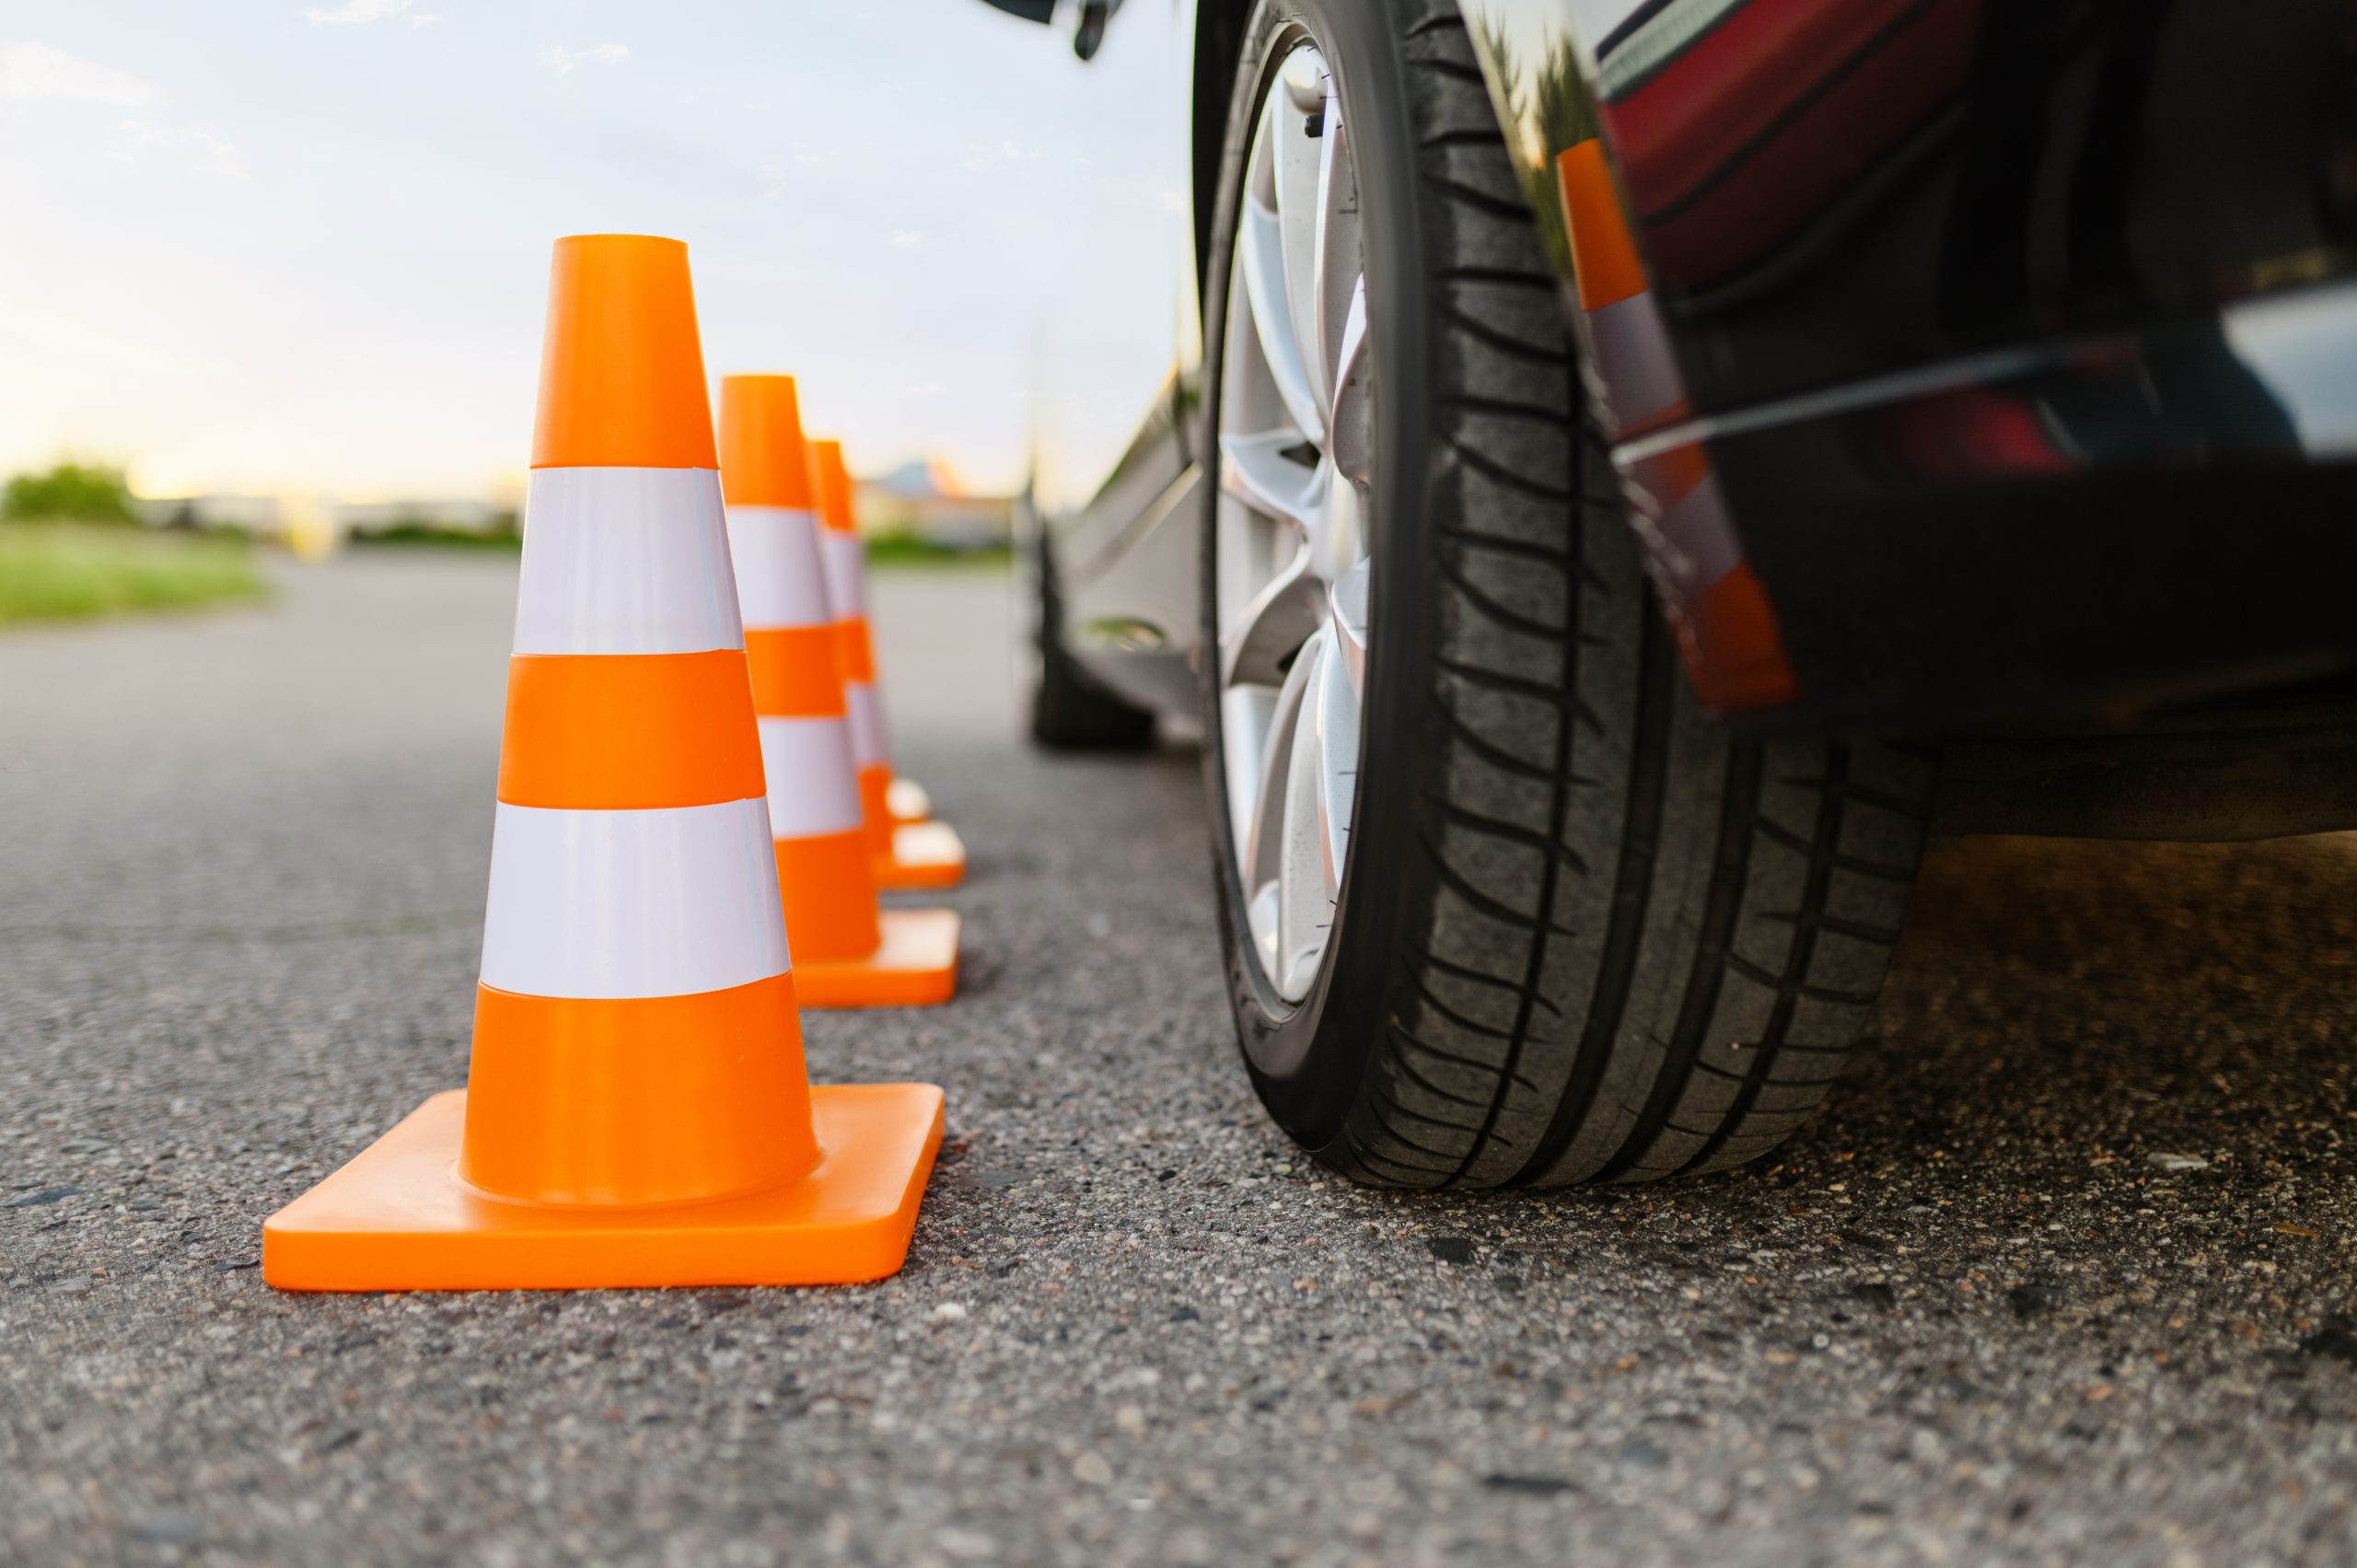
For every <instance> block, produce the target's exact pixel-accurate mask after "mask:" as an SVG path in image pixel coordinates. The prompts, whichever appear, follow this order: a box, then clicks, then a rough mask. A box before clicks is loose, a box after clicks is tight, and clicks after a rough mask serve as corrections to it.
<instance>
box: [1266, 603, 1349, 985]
mask: <svg viewBox="0 0 2357 1568" xmlns="http://www.w3.org/2000/svg"><path fill="white" fill-rule="evenodd" d="M1325 652H1326V639H1325V637H1324V635H1323V634H1322V633H1321V634H1320V635H1319V636H1318V638H1317V639H1316V640H1314V641H1313V642H1311V643H1310V644H1309V645H1308V646H1307V647H1305V648H1304V649H1303V650H1302V653H1301V659H1300V662H1299V664H1298V665H1297V666H1296V667H1295V669H1296V672H1297V673H1298V674H1299V676H1300V678H1301V679H1300V687H1301V697H1300V711H1299V712H1298V713H1296V714H1295V716H1294V720H1293V742H1292V744H1291V745H1290V746H1289V747H1287V748H1286V757H1285V764H1284V772H1283V776H1282V777H1271V779H1270V780H1269V784H1268V786H1267V789H1268V793H1269V794H1270V795H1271V796H1280V797H1281V798H1282V799H1283V829H1282V832H1283V838H1282V839H1281V841H1280V842H1279V843H1278V845H1277V846H1276V854H1277V856H1278V866H1277V962H1276V968H1275V969H1274V970H1272V971H1271V975H1270V979H1271V980H1272V981H1275V982H1276V987H1277V992H1278V993H1279V994H1280V995H1282V996H1283V997H1284V998H1285V999H1286V1000H1287V1001H1292V1002H1298V1001H1299V1000H1301V998H1303V997H1304V996H1306V995H1307V994H1308V993H1309V986H1310V982H1311V981H1313V980H1315V979H1316V978H1317V975H1318V958H1319V957H1320V955H1322V954H1323V953H1324V952H1325V950H1326V932H1327V930H1328V928H1329V926H1330V925H1331V924H1332V922H1333V912H1334V897H1333V892H1332V886H1333V885H1332V884H1331V883H1329V880H1328V878H1327V877H1326V875H1325V864H1326V851H1327V840H1326V827H1327V820H1328V815H1329V812H1328V807H1329V802H1328V799H1327V789H1326V784H1327V776H1328V770H1327V766H1326V757H1325V752H1324V746H1323V742H1322V738H1321V737H1320V736H1319V734H1318V728H1319V724H1318V711H1319V710H1320V709H1321V708H1322V707H1323V706H1324V704H1323V703H1322V702H1321V700H1320V698H1321V696H1322V693H1323V689H1324V687H1325V684H1326V681H1325V674H1326V665H1327V660H1326V657H1325ZM1286 685H1287V690H1289V691H1290V690H1292V689H1293V686H1294V683H1293V682H1292V681H1290V680H1289V681H1288V682H1287V683H1286Z"/></svg>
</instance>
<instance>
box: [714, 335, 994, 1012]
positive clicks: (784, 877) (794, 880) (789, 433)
mask: <svg viewBox="0 0 2357 1568" xmlns="http://www.w3.org/2000/svg"><path fill="white" fill-rule="evenodd" d="M720 455H721V483H722V487H723V489H724V490H725V491H726V494H727V501H728V540H729V546H730V550H731V553H732V555H733V557H734V560H735V563H736V572H737V600H738V603H739V604H740V605H742V607H743V609H744V621H745V652H746V658H747V661H748V663H749V666H750V668H751V671H752V679H753V707H754V711H755V712H756V713H757V714H759V715H760V722H761V764H762V768H763V771H764V772H765V773H766V774H767V775H768V779H769V801H770V830H771V831H772V834H773V835H774V836H775V838H776V841H777V872H778V885H779V888H780V889H781V890H782V892H783V894H784V902H785V928H786V933H787V935H788V936H789V937H791V939H792V940H793V943H794V957H795V986H796V989H797V990H798V991H799V993H800V995H801V999H802V1003H803V1005H805V1006H814V1007H840V1006H862V1005H920V1004H925V1003H935V1002H946V1001H947V1000H948V999H949V997H950V995H951V993H953V992H954V991H955V990H956V988H957V981H958V916H957V914H956V913H955V912H953V911H950V910H886V911H883V912H880V914H879V912H878V911H877V902H876V867H875V855H874V850H873V841H872V840H871V838H870V836H869V833H868V830H867V826H866V823H865V820H864V819H863V815H864V814H863V810H862V807H861V800H860V789H859V781H858V777H857V772H856V770H855V768H854V766H853V761H852V740H851V729H850V724H849V722H848V719H847V717H846V712H845V699H844V691H843V682H842V677H841V675H840V674H839V672H838V666H837V647H836V645H837V641H838V637H837V633H836V631H835V628H834V617H833V615H832V613H831V612H830V609H829V606H828V599H827V590H826V584H825V579H824V575H823V571H822V568H821V567H820V565H819V520H818V513H817V510H816V508H815V506H814V505H813V500H814V497H813V494H812V490H811V471H810V460H809V454H808V453H807V450H806V449H805V444H804V441H803V438H802V416H801V412H800V409H799V405H798V401H797V400H796V397H795V387H794V378H793V377H790V376H731V377H726V379H724V380H723V381H722V382H721V384H720Z"/></svg>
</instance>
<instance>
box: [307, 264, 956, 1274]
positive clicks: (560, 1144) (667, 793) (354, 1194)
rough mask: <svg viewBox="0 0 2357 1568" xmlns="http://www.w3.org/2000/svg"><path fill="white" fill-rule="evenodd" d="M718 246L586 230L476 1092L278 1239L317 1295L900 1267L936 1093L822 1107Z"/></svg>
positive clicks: (561, 389)
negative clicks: (711, 345) (708, 330)
mask: <svg viewBox="0 0 2357 1568" xmlns="http://www.w3.org/2000/svg"><path fill="white" fill-rule="evenodd" d="M717 468H718V463H717V461H716V460H715V454H714V448H713V439H712V417H711V412H710V408H709V405H708V404H707V403H706V401H705V397H704V380H703V357H702V350H701V348H700V347H699V345H698V342H697V335H696V322H695V304H694V298H693V296H692V294H691V290H690V287H689V282H688V253H687V248H686V247H685V246H683V245H681V244H679V242H678V241H676V240H669V239H656V238H647V237H644V236H639V235H587V236H579V237H575V238H569V239H561V240H559V241H558V242H557V246H556V259H555V264H554V267H553V269H552V276H551V281H550V298H549V314H548V332H547V338H546V341H545V343H544V344H543V347H542V357H541V363H540V417H539V423H538V425H537V428H536V429H535V431H534V433H533V438H532V470H533V471H532V478H531V489H530V493H529V497H528V503H527V509H526V517H527V525H528V526H527V528H526V533H525V540H526V542H525V547H524V565H523V578H522V584H521V587H519V589H518V591H517V606H516V643H515V653H514V656H513V657H512V658H511V659H510V660H509V664H508V676H507V720H506V729H505V734H504V736H503V737H502V738H501V742H500V763H499V791H498V799H499V804H498V807H497V811H496V816H495V819H494V826H493V831H492V850H491V894H490V899H489V907H488V910H487V912H486V913H485V916H484V921H483V945H482V982H481V984H480V985H479V986H478V988H477V992H476V1000H475V1034H474V1062H473V1070H472V1074H471V1076H470V1081H469V1085H468V1087H467V1088H466V1089H465V1090H464V1091H463V1092H452V1093H447V1094H440V1095H436V1096H435V1097H434V1098H432V1099H429V1100H427V1101H426V1102H425V1104H424V1106H423V1107H421V1108H420V1109H417V1110H416V1111H414V1112H412V1114H411V1115H410V1116H409V1117H408V1118H406V1119H405V1120H404V1121H401V1123H400V1124H399V1125H398V1126H396V1127H394V1129H393V1130H392V1131H391V1132H388V1133H387V1134H386V1135H385V1136H384V1137H382V1138H380V1139H378V1140H377V1142H376V1143H375V1144H371V1145H370V1146H369V1147H368V1148H367V1149H366V1150H364V1151H363V1152H362V1153H361V1155H360V1156H359V1157H358V1158H356V1159H354V1161H353V1162H352V1163H351V1164H350V1165H347V1166H345V1167H343V1169H342V1170H340V1171H338V1172H336V1173H335V1174H334V1175H333V1176H331V1177H330V1178H328V1179H327V1180H325V1181H324V1182H322V1183H320V1184H319V1186H318V1187H315V1188H313V1189H312V1190H311V1191H309V1192H308V1193H306V1194H305V1195H304V1196H302V1197H301V1198H298V1199H296V1201H295V1202H293V1203H290V1204H288V1205H287V1206H286V1207H285V1208H284V1209H282V1210H280V1211H279V1212H278V1214H275V1215H273V1217H272V1218H271V1220H270V1221H269V1223H268V1224H267V1225H264V1226H263V1227H262V1277H263V1278H265V1279H267V1280H268V1281H269V1282H270V1283H273V1284H274V1285H278V1286H281V1287H284V1288H287V1289H293V1290H462V1289H558V1288H566V1287H576V1286H594V1285H633V1286H634V1285H690V1284H821V1283H852V1282H855V1281H860V1280H871V1279H877V1278H880V1277H882V1276H884V1275H886V1274H889V1273H891V1272H895V1271H896V1270H898V1269H899V1268H900V1263H901V1261H902V1260H903V1259H904V1258H905V1257H906V1255H907V1251H908V1244H909V1236H910V1233H911V1229H912V1228H913V1227H914V1225H915V1223H916V1211H917V1204H918V1202H919V1200H920V1199H921V1198H922V1197H923V1193H924V1183H925V1178H926V1175H927V1173H928V1172H929V1171H930V1170H931V1169H932V1167H933V1159H934V1154H935V1150H936V1149H937V1148H938V1147H939V1144H940V1139H941V1111H942V1097H941V1091H940V1090H939V1089H938V1088H935V1086H932V1085H930V1084H874V1085H861V1086H832V1087H821V1088H818V1089H813V1088H811V1087H810V1086H809V1085H808V1083H807V1079H806V1078H805V1077H804V1074H803V1063H802V1030H801V1025H800V1022H799V1021H798V1019H797V1017H796V1016H795V985H794V976H793V974H792V972H791V968H790V965H789V963H788V959H787V956H786V938H785V928H784V920H783V917H782V913H781V908H780V904H779V901H778V888H777V862H776V860H775V858H774V856H773V854H772V850H771V844H770V825H769V810H768V806H767V803H766V799H765V796H766V790H765V786H764V784H763V780H762V774H761V743H760V738H759V732H758V731H757V729H756V727H755V726H754V722H753V696H752V690H751V686H750V683H749V679H748V678H747V673H746V662H745V656H744V653H743V647H744V638H743V634H742V632H741V631H740V629H739V622H738V617H737V588H736V584H735V582H734V581H733V579H732V578H731V575H730V572H729V562H728V535H727V528H726V522H725V520H724V517H723V514H722V509H721V495H720V477H719V474H718V473H717V472H716V471H715V470H716V469H717Z"/></svg>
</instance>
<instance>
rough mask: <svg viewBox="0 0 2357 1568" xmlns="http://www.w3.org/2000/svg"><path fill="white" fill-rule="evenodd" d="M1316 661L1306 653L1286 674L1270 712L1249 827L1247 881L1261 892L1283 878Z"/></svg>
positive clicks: (1245, 865) (1248, 885)
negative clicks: (1297, 751)
mask: <svg viewBox="0 0 2357 1568" xmlns="http://www.w3.org/2000/svg"><path fill="white" fill-rule="evenodd" d="M1315 663H1316V661H1315V660H1313V659H1309V658H1303V659H1300V660H1298V661H1296V663H1295V666H1294V668H1293V670H1292V671H1291V672H1290V673H1289V674H1288V675H1287V676H1286V677H1285V683H1284V686H1283V690H1281V691H1278V693H1277V705H1276V708H1275V710H1274V711H1273V712H1272V713H1271V714H1270V715H1269V728H1268V740H1267V741H1266V742H1265V747H1264V749H1263V750H1262V751H1261V753H1260V788H1259V790H1258V792H1257V793H1256V794H1255V795H1254V796H1253V800H1252V815H1251V818H1250V820H1249V822H1248V826H1247V827H1246V829H1245V831H1244V877H1243V881H1244V885H1245V886H1246V887H1247V888H1250V889H1254V890H1255V891H1258V890H1259V889H1260V887H1261V886H1262V885H1264V884H1266V883H1271V882H1276V881H1280V880H1281V879H1282V877H1281V873H1282V871H1283V856H1282V854H1281V853H1280V851H1281V848H1282V845H1281V841H1280V834H1281V833H1282V832H1283V828H1284V809H1285V804H1284V802H1285V782H1286V779H1287V777H1288V775H1289V774H1290V773H1291V772H1292V768H1293V753H1294V743H1295V739H1296V738H1298V737H1299V735H1300V733H1301V709H1302V703H1303V701H1304V700H1305V698H1306V696H1307V694H1308V690H1309V677H1310V675H1311V674H1312V668H1311V667H1312V666H1313V665H1314V664H1315Z"/></svg>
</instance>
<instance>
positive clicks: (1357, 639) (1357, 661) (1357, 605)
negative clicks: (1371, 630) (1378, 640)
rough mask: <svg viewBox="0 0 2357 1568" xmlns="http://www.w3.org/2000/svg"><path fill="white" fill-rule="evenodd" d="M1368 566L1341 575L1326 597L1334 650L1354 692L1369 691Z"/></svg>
mask: <svg viewBox="0 0 2357 1568" xmlns="http://www.w3.org/2000/svg"><path fill="white" fill-rule="evenodd" d="M1368 579H1369V572H1368V568H1367V563H1365V562H1364V561H1361V562H1360V563H1358V564H1357V565H1355V566H1353V567H1352V568H1351V569H1350V570H1349V571H1348V572H1345V573H1344V574H1342V575H1341V578H1339V579H1338V580H1337V581H1336V582H1335V584H1334V587H1333V588H1332V589H1331V590H1330V591H1329V594H1328V596H1327V599H1328V619H1329V621H1330V622H1331V623H1332V625H1333V629H1334V647H1335V650H1336V651H1337V652H1339V653H1340V654H1341V660H1340V661H1339V662H1340V663H1341V666H1342V668H1343V671H1344V672H1345V673H1346V674H1347V675H1348V676H1349V677H1350V681H1351V690H1352V691H1353V692H1360V693H1364V691H1366V617H1367V589H1368V587H1370V583H1369V580H1368Z"/></svg>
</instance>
